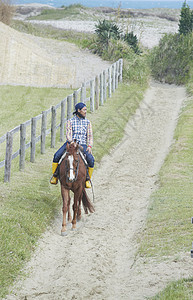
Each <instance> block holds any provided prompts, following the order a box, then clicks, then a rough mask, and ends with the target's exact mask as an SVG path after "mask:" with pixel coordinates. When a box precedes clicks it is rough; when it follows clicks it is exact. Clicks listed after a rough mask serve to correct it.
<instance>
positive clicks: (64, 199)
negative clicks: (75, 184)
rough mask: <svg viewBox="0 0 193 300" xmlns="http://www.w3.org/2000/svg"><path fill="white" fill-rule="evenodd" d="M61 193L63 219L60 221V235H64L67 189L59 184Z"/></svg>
mask: <svg viewBox="0 0 193 300" xmlns="http://www.w3.org/2000/svg"><path fill="white" fill-rule="evenodd" d="M61 194H62V199H63V208H62V211H63V221H62V230H61V235H65V231H66V213H67V211H68V203H69V191H68V190H66V189H65V188H64V187H63V186H61Z"/></svg>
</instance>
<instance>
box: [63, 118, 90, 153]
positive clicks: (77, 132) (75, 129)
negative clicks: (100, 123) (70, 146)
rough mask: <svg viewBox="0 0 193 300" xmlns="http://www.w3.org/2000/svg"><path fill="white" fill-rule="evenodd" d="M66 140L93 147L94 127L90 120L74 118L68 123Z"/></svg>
mask: <svg viewBox="0 0 193 300" xmlns="http://www.w3.org/2000/svg"><path fill="white" fill-rule="evenodd" d="M66 139H67V140H68V141H69V142H71V141H73V140H74V139H76V140H77V141H78V142H79V143H80V144H82V145H87V146H90V147H92V146H93V132H92V125H91V122H90V121H89V120H88V119H86V118H85V119H82V118H79V117H77V116H74V117H73V118H72V119H70V120H68V121H67V123H66Z"/></svg>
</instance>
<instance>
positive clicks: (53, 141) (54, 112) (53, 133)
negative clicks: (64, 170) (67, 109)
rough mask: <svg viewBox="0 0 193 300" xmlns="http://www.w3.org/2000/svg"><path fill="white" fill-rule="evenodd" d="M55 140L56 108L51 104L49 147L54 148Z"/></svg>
mask: <svg viewBox="0 0 193 300" xmlns="http://www.w3.org/2000/svg"><path fill="white" fill-rule="evenodd" d="M55 142H56V108H55V106H52V122H51V148H55Z"/></svg>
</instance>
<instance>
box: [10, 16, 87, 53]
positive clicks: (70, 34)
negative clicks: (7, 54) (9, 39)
mask: <svg viewBox="0 0 193 300" xmlns="http://www.w3.org/2000/svg"><path fill="white" fill-rule="evenodd" d="M11 27H12V28H14V29H15V30H18V31H20V32H25V33H29V34H32V35H35V36H40V37H45V38H51V39H56V40H59V41H68V42H70V43H74V44H76V45H77V46H80V47H83V48H86V47H87V45H88V44H89V41H90V40H91V39H92V38H93V34H89V33H84V32H75V31H72V30H62V29H58V28H54V27H52V26H50V25H42V24H41V25H40V24H32V23H27V22H23V21H18V20H13V21H12V22H11Z"/></svg>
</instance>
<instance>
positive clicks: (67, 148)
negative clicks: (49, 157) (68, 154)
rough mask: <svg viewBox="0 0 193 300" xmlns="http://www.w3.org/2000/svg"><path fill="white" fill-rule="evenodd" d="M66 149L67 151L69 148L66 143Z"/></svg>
mask: <svg viewBox="0 0 193 300" xmlns="http://www.w3.org/2000/svg"><path fill="white" fill-rule="evenodd" d="M66 150H67V151H68V150H69V144H68V143H67V144H66Z"/></svg>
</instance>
